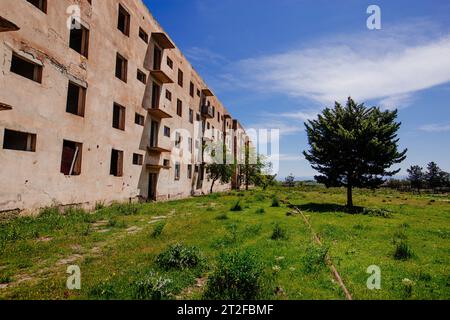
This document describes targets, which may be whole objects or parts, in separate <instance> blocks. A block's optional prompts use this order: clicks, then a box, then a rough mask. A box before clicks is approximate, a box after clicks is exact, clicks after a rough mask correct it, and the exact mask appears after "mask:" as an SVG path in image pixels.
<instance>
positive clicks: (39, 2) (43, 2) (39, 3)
mask: <svg viewBox="0 0 450 320" xmlns="http://www.w3.org/2000/svg"><path fill="white" fill-rule="evenodd" d="M27 1H28V2H29V3H31V4H32V5H33V6H35V7H36V8H38V9H39V10H41V11H42V12H44V13H47V0H27Z"/></svg>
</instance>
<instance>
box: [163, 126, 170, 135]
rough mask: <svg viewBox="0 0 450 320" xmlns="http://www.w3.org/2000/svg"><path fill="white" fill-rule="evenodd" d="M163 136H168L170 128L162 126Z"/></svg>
mask: <svg viewBox="0 0 450 320" xmlns="http://www.w3.org/2000/svg"><path fill="white" fill-rule="evenodd" d="M164 136H165V137H168V138H170V128H169V127H166V126H165V127H164Z"/></svg>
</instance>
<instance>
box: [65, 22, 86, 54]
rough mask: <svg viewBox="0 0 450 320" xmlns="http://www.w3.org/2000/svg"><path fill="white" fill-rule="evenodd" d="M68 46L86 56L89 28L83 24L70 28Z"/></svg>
mask: <svg viewBox="0 0 450 320" xmlns="http://www.w3.org/2000/svg"><path fill="white" fill-rule="evenodd" d="M69 47H70V48H72V49H73V50H75V51H76V52H78V53H79V54H81V55H82V56H84V57H86V58H87V57H88V51H89V30H88V29H86V28H85V27H84V26H81V28H80V29H76V28H73V29H71V30H70V41H69Z"/></svg>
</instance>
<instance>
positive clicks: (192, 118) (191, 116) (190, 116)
mask: <svg viewBox="0 0 450 320" xmlns="http://www.w3.org/2000/svg"><path fill="white" fill-rule="evenodd" d="M189 122H190V123H194V110H192V109H189Z"/></svg>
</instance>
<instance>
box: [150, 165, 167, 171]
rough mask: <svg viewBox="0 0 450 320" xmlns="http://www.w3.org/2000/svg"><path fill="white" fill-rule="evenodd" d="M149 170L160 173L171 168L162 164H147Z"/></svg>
mask: <svg viewBox="0 0 450 320" xmlns="http://www.w3.org/2000/svg"><path fill="white" fill-rule="evenodd" d="M146 167H147V169H149V170H151V171H159V170H162V169H164V170H169V169H170V168H171V167H168V166H163V165H161V164H149V163H147V164H146Z"/></svg>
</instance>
